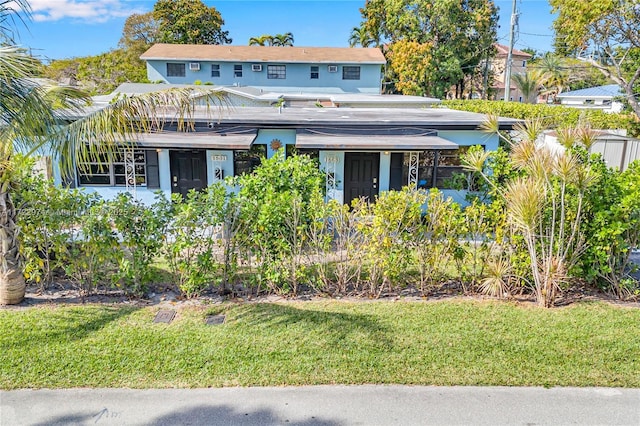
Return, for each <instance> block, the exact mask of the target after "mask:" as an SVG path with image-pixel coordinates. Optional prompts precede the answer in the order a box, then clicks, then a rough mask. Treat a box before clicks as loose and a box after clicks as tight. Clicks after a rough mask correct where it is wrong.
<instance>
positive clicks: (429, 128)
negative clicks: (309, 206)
mask: <svg viewBox="0 0 640 426" xmlns="http://www.w3.org/2000/svg"><path fill="white" fill-rule="evenodd" d="M221 52H222V53H221ZM251 52H257V53H251ZM347 52H351V54H348V53H347ZM206 54H210V56H207V55H206ZM305 55H308V56H305ZM307 57H308V59H305V60H303V58H307ZM143 58H144V59H145V60H147V63H148V70H149V75H150V78H151V79H154V76H155V77H157V78H156V79H159V80H162V81H165V83H156V84H124V85H121V86H120V87H119V88H118V89H117V90H116V91H115V92H114V93H112V94H110V95H107V96H101V97H96V98H95V104H94V106H93V107H92V108H101V107H103V106H106V105H108V104H109V102H111V101H112V99H113V98H114V97H118V96H130V95H135V94H139V93H145V92H149V91H157V90H159V89H163V88H169V87H175V86H180V87H183V86H185V85H186V82H188V81H190V80H192V79H193V78H194V77H195V76H196V74H197V72H196V71H189V67H190V64H191V63H195V62H198V63H199V64H200V65H199V66H200V71H199V72H200V73H203V72H205V71H206V72H205V74H208V73H211V72H213V71H214V70H216V69H217V68H216V67H213V65H216V64H219V65H220V68H219V70H220V76H219V77H212V78H214V79H215V78H219V79H220V82H222V83H225V84H218V83H217V84H216V85H214V86H211V87H208V89H211V90H219V91H222V92H224V94H225V96H226V98H227V99H228V101H229V102H228V104H229V105H230V106H229V107H228V108H224V109H222V110H221V112H220V115H219V116H217V117H215V118H212V117H211V116H210V114H206V112H205V108H202V111H201V114H200V113H197V114H200V115H196V117H195V126H194V129H193V131H190V132H179V131H177V129H176V128H175V127H171V126H167V127H165V128H163V129H162V131H158V132H155V133H148V134H141V135H139V138H138V139H137V140H136V141H134V142H135V148H134V149H123V151H122V153H121V155H120V156H117V157H116V158H114V159H112V160H111V161H109V162H107V161H105V162H104V163H100V164H99V163H95V164H86V165H79V166H85V167H81V168H80V169H79V170H78V171H77V173H76V175H75V176H72V178H71V180H70V182H68V183H69V184H71V185H75V186H79V187H84V188H86V190H88V191H96V192H99V193H100V194H101V195H102V196H104V197H106V198H110V197H112V196H114V195H115V194H117V193H118V192H121V191H133V192H134V193H135V196H136V197H137V198H138V199H141V200H144V201H148V202H152V201H153V198H154V192H155V191H158V190H161V191H163V192H164V193H165V194H167V195H169V194H171V193H182V194H185V193H186V192H188V191H189V190H191V189H201V188H204V187H206V186H207V185H209V184H212V183H214V182H217V181H220V180H222V179H224V178H225V177H227V176H234V175H240V174H243V173H249V172H251V171H252V169H253V168H254V167H256V166H257V165H258V164H259V163H260V159H261V158H265V157H267V158H268V157H271V156H273V155H274V154H275V152H276V151H277V150H278V149H284V151H285V153H286V155H292V154H293V153H294V152H297V153H303V154H306V155H310V156H312V157H314V158H317V160H318V162H319V167H320V168H321V169H322V170H324V171H325V174H326V193H327V198H331V199H335V200H337V201H340V202H343V203H350V202H351V201H352V200H353V199H355V198H359V197H365V198H368V199H371V200H373V199H374V198H375V196H376V195H378V194H379V193H380V192H381V191H388V190H392V189H400V188H401V187H402V186H405V185H409V186H414V187H422V188H440V189H442V190H443V191H445V193H446V194H447V195H450V196H452V197H453V198H454V199H455V200H456V201H459V202H461V203H462V202H464V193H462V192H460V191H455V190H453V189H452V188H451V179H450V178H451V177H452V175H453V174H454V173H456V172H460V171H462V167H461V164H460V155H461V154H462V153H463V152H465V151H466V150H467V149H468V147H470V146H473V145H481V146H483V147H484V148H485V149H486V150H495V149H497V148H498V137H497V135H495V134H494V135H490V134H486V133H484V132H482V131H481V130H480V126H481V124H482V123H483V122H484V121H485V118H486V117H485V116H484V115H482V114H476V113H470V112H463V111H455V110H450V109H445V108H441V107H440V106H439V103H440V101H439V100H438V99H432V98H426V97H418V96H402V95H382V94H380V90H379V82H380V66H381V65H382V63H383V62H384V59H383V58H382V56H381V53H380V52H379V50H377V49H338V48H326V49H325V48H292V47H262V46H197V47H192V46H186V47H184V46H183V45H181V46H172V45H156V46H154V47H152V48H151V49H149V51H147V52H146V53H145V54H144V55H143ZM296 61H297V62H296ZM176 63H180V64H183V65H184V73H182V70H183V67H180V74H184V76H182V77H177V76H168V75H167V74H170V73H168V72H167V71H168V70H170V69H171V68H172V67H170V66H168V64H176ZM240 63H242V64H243V78H244V76H245V75H247V79H251V82H252V85H251V86H245V85H244V84H242V85H239V84H230V83H232V82H233V79H234V76H233V69H234V66H235V65H236V64H240ZM249 64H261V65H262V71H252V70H251V69H250V68H245V67H244V65H247V66H248V65H249ZM356 64H357V65H356ZM270 65H284V66H285V67H286V78H283V79H279V78H276V79H270V78H269V72H270V71H269V66H270ZM329 66H335V67H337V69H338V71H336V72H335V73H333V72H329V71H328V67H329ZM314 67H320V68H319V70H320V71H318V72H319V73H320V74H319V76H318V78H315V77H314V76H313V73H314V72H315V71H314V70H315V68H314ZM345 67H359V74H358V75H359V76H360V79H359V80H354V79H350V78H347V79H343V78H342V76H345V75H347V74H348V73H353V74H351V75H352V76H353V75H355V71H353V70H350V71H349V70H348V71H347V74H345V71H344V68H345ZM194 68H195V67H194ZM271 71H274V70H273V69H272V70H271ZM236 78H237V77H236ZM202 80H203V81H204V80H205V79H204V75H203V76H202ZM207 81H212V80H207ZM271 83H273V84H272V85H271ZM193 87H194V88H202V86H198V85H196V86H193ZM294 88H295V90H293V89H294ZM500 120H501V121H500V123H501V128H502V129H510V128H511V127H512V126H513V125H514V124H515V123H516V120H512V119H500ZM80 170H89V171H90V172H88V173H87V172H85V173H83V172H81V171H80ZM57 179H58V181H60V177H59V176H57Z"/></svg>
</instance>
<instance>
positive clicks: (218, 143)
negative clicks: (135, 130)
mask: <svg viewBox="0 0 640 426" xmlns="http://www.w3.org/2000/svg"><path fill="white" fill-rule="evenodd" d="M256 135H257V131H256V132H253V133H228V134H225V133H222V134H221V133H214V132H166V133H143V134H141V135H140V136H139V138H138V140H137V141H136V142H137V145H138V146H140V147H145V148H174V149H175V148H177V149H180V148H183V149H188V148H204V149H249V148H251V144H252V143H253V141H254V139H255V138H256Z"/></svg>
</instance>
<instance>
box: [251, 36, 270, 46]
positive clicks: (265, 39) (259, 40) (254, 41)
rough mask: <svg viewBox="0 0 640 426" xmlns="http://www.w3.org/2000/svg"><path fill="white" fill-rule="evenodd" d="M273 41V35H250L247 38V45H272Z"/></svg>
mask: <svg viewBox="0 0 640 426" xmlns="http://www.w3.org/2000/svg"><path fill="white" fill-rule="evenodd" d="M273 42H274V38H273V36H270V35H268V34H263V35H261V36H260V37H251V38H250V39H249V46H273V45H274V44H273Z"/></svg>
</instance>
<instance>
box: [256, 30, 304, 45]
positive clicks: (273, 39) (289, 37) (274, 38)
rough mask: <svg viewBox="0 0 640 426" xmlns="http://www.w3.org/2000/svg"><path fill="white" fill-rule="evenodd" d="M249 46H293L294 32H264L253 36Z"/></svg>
mask: <svg viewBox="0 0 640 426" xmlns="http://www.w3.org/2000/svg"><path fill="white" fill-rule="evenodd" d="M249 46H293V33H284V34H276V35H269V34H263V35H261V36H260V37H251V38H250V39H249Z"/></svg>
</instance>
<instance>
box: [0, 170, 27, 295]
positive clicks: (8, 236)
mask: <svg viewBox="0 0 640 426" xmlns="http://www.w3.org/2000/svg"><path fill="white" fill-rule="evenodd" d="M9 187H10V186H9V182H6V181H5V182H3V183H2V186H1V187H0V254H1V255H2V264H1V265H0V305H14V304H17V303H20V302H22V300H23V299H24V293H25V281H24V276H23V275H22V265H21V262H20V250H19V246H18V239H17V238H18V226H17V225H16V209H15V207H14V205H13V202H12V201H11V196H10V195H9Z"/></svg>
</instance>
